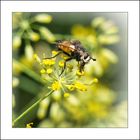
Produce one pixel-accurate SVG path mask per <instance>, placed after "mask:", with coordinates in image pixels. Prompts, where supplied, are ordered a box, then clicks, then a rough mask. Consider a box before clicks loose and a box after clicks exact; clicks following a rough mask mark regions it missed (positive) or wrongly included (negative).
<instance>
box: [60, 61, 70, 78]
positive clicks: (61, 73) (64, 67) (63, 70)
mask: <svg viewBox="0 0 140 140" xmlns="http://www.w3.org/2000/svg"><path fill="white" fill-rule="evenodd" d="M71 59H72V58H68V59H66V60H65V62H64V67H63V69H62V71H61V73H60V75H59V76H61V75H62V73H63V72H64V70H65V68H66V63H67V62H68V61H70V60H71Z"/></svg>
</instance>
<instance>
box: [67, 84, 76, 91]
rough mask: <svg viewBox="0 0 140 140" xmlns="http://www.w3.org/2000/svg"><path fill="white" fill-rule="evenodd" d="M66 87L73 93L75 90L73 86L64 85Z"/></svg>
mask: <svg viewBox="0 0 140 140" xmlns="http://www.w3.org/2000/svg"><path fill="white" fill-rule="evenodd" d="M66 87H67V88H68V89H69V90H70V91H73V90H74V89H75V86H74V85H66Z"/></svg>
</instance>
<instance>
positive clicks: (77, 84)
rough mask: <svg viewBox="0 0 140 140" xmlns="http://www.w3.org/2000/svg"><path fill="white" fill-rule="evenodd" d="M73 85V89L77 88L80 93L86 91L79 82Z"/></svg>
mask: <svg viewBox="0 0 140 140" xmlns="http://www.w3.org/2000/svg"><path fill="white" fill-rule="evenodd" d="M74 85H75V88H77V89H79V90H81V91H87V87H86V86H85V85H84V84H82V83H80V82H76V83H75V84H74Z"/></svg>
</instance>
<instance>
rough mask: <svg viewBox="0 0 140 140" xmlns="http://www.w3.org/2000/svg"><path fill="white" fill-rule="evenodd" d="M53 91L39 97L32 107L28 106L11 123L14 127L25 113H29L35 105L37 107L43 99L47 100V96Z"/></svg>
mask: <svg viewBox="0 0 140 140" xmlns="http://www.w3.org/2000/svg"><path fill="white" fill-rule="evenodd" d="M53 92H54V91H53V90H52V91H50V92H49V94H47V95H45V96H43V97H41V98H40V99H39V100H38V101H36V102H35V103H34V104H33V105H32V106H30V107H29V108H28V109H27V110H25V111H24V112H23V113H22V114H21V115H19V116H18V117H17V118H16V119H15V120H14V121H13V123H12V125H13V126H14V125H15V123H16V122H18V121H19V120H20V119H21V118H23V117H24V116H25V115H26V114H27V113H29V112H30V111H31V110H32V109H33V108H34V107H35V106H36V105H38V104H39V103H40V102H41V101H42V100H43V99H45V98H47V97H48V96H49V95H51V94H52V93H53Z"/></svg>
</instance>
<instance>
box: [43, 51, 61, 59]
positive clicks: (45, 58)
mask: <svg viewBox="0 0 140 140" xmlns="http://www.w3.org/2000/svg"><path fill="white" fill-rule="evenodd" d="M61 53H62V52H59V53H57V54H56V55H54V56H52V57H48V58H47V57H46V58H43V59H52V58H55V57H56V56H58V55H60V54H61Z"/></svg>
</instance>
